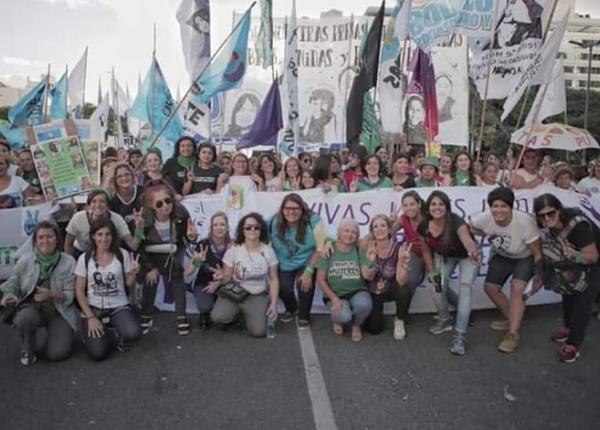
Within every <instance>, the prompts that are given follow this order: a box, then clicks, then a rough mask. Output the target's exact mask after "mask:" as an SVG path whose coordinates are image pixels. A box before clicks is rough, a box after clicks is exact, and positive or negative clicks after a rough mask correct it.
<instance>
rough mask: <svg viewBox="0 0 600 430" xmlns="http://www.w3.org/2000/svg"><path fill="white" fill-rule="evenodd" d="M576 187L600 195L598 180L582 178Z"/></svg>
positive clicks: (599, 182)
mask: <svg viewBox="0 0 600 430" xmlns="http://www.w3.org/2000/svg"><path fill="white" fill-rule="evenodd" d="M578 186H579V188H584V189H586V190H587V191H589V192H590V193H592V194H599V193H600V180H598V179H596V178H590V177H589V176H588V177H587V178H583V179H582V180H581V181H579V184H578Z"/></svg>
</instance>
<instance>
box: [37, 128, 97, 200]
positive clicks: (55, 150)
mask: <svg viewBox="0 0 600 430" xmlns="http://www.w3.org/2000/svg"><path fill="white" fill-rule="evenodd" d="M29 130H30V134H31V135H32V139H31V141H32V142H35V143H32V145H31V147H30V149H31V153H32V154H33V162H34V164H35V168H36V170H37V172H38V177H39V179H40V182H41V184H42V190H43V191H44V195H45V196H46V199H47V200H54V199H57V198H61V197H66V196H69V195H73V194H78V193H80V192H82V191H85V190H87V189H89V188H91V187H92V180H91V178H90V174H89V172H88V168H87V165H86V162H85V157H84V154H83V150H82V148H81V143H80V142H79V137H78V136H77V129H76V127H75V125H74V123H73V122H72V121H64V122H63V121H54V122H50V123H48V124H43V125H39V126H36V127H33V128H31V129H29Z"/></svg>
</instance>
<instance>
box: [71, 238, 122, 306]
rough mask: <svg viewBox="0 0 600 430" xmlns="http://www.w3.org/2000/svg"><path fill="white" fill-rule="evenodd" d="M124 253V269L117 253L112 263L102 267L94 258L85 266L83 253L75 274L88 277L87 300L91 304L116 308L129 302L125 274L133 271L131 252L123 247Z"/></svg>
mask: <svg viewBox="0 0 600 430" xmlns="http://www.w3.org/2000/svg"><path fill="white" fill-rule="evenodd" d="M121 253H122V254H123V269H124V270H122V269H121V262H120V261H119V259H118V258H117V256H116V255H115V257H114V258H113V260H112V261H111V262H110V264H109V265H108V266H106V267H100V266H98V265H97V264H96V262H95V261H94V259H93V258H90V260H89V261H88V267H87V270H86V267H85V254H81V255H80V256H79V259H78V260H77V266H76V267H75V275H77V276H81V277H83V278H86V279H87V281H86V282H87V294H86V296H87V301H88V304H89V305H90V306H93V307H95V308H98V309H115V308H118V307H120V306H126V305H128V304H129V299H128V298H127V291H126V289H125V279H123V271H124V272H125V274H127V273H129V272H131V257H130V255H129V252H127V251H126V250H124V249H123V248H121Z"/></svg>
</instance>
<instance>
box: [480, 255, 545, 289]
mask: <svg viewBox="0 0 600 430" xmlns="http://www.w3.org/2000/svg"><path fill="white" fill-rule="evenodd" d="M534 273H535V265H534V264H533V257H531V256H530V257H525V258H508V257H504V256H502V255H499V254H494V256H493V257H492V258H491V259H490V261H489V262H488V271H487V275H486V277H485V283H486V284H492V285H496V286H498V287H500V288H502V286H503V285H504V283H505V282H506V281H507V280H508V278H509V277H510V276H511V275H512V278H513V279H514V280H518V281H521V282H523V283H524V284H527V282H529V280H530V279H531V278H532V277H533V274H534Z"/></svg>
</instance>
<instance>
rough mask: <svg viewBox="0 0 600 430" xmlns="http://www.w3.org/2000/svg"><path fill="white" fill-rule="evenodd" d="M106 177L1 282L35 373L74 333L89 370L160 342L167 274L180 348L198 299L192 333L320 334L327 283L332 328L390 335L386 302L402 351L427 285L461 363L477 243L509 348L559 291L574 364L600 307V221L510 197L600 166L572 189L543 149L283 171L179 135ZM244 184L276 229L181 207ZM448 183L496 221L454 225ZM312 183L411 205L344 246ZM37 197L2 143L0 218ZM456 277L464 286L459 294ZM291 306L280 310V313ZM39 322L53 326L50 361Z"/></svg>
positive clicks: (437, 330)
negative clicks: (317, 302)
mask: <svg viewBox="0 0 600 430" xmlns="http://www.w3.org/2000/svg"><path fill="white" fill-rule="evenodd" d="M13 158H14V159H18V161H19V163H18V167H17V165H16V164H13V163H12V161H13ZM101 175H102V176H101V179H100V182H101V186H100V187H98V188H95V189H93V190H92V191H90V192H88V193H87V202H86V204H85V205H83V207H77V206H76V205H74V204H73V203H71V204H68V205H64V206H66V207H65V208H63V209H64V210H61V211H59V212H58V213H57V215H56V217H55V218H56V219H55V220H53V221H42V222H39V223H38V224H37V226H36V227H35V230H34V232H33V234H32V236H31V242H32V247H31V252H28V253H26V254H24V255H22V256H21V257H20V258H19V260H18V262H17V264H16V267H15V270H14V272H13V274H12V275H11V276H10V278H9V279H8V280H6V281H5V282H4V283H3V284H2V285H1V286H0V291H1V292H2V298H1V299H0V305H1V306H3V307H4V318H5V320H7V321H9V322H10V323H11V324H13V325H14V326H15V327H16V328H17V330H18V333H19V335H20V337H21V340H22V352H21V363H22V364H24V365H31V364H33V363H34V362H35V361H36V359H37V356H38V355H40V354H41V353H43V355H44V356H45V357H46V358H47V359H49V360H53V361H58V360H63V359H66V358H67V357H68V356H69V355H70V354H71V352H72V345H73V342H74V340H75V339H76V338H77V334H80V338H81V339H82V341H83V344H84V347H85V350H86V351H87V353H88V354H89V356H90V357H91V358H92V359H94V360H103V359H105V358H106V357H107V356H108V355H109V354H110V352H111V351H112V350H114V349H115V346H116V348H117V349H120V350H123V349H127V348H129V347H131V346H132V345H133V344H134V343H135V342H136V341H137V340H138V339H140V338H141V337H142V336H143V335H147V334H148V333H151V329H152V327H153V326H154V324H155V322H154V315H155V312H156V309H155V306H154V304H155V299H156V294H157V287H158V284H159V283H160V282H161V280H162V282H163V284H164V286H165V291H168V293H169V294H170V295H172V298H173V301H174V304H175V313H174V320H175V321H174V322H175V324H174V328H175V331H176V332H177V333H178V334H179V335H182V336H185V335H188V334H189V333H190V331H191V324H190V318H189V316H188V314H187V308H188V307H187V303H186V299H187V292H190V293H192V295H193V298H194V301H195V305H196V308H197V311H198V318H197V324H196V327H197V329H200V330H207V329H210V328H211V327H212V326H217V327H219V328H229V327H237V326H238V325H243V326H244V327H245V330H246V332H247V333H248V334H249V335H250V336H254V337H264V336H265V335H266V334H267V331H268V329H269V325H270V324H273V323H274V321H275V320H277V319H278V320H279V321H280V322H282V323H290V322H292V321H294V320H295V321H296V324H297V327H298V329H306V328H308V327H310V324H311V321H310V319H311V309H312V306H313V300H314V294H315V290H316V289H317V288H318V289H320V290H321V292H322V295H323V300H324V302H325V304H326V306H327V307H328V309H329V310H330V315H331V320H332V324H333V331H334V332H335V333H336V334H338V335H343V333H344V331H345V330H349V331H350V336H351V339H352V340H353V341H356V342H358V341H361V339H362V338H363V336H364V331H366V332H367V333H369V334H372V335H377V334H380V333H382V332H383V331H385V319H384V304H385V303H386V302H393V303H394V304H395V314H394V318H393V328H392V336H393V338H394V339H396V340H402V339H404V338H405V337H406V336H407V325H408V324H409V322H410V317H409V308H410V305H411V300H412V298H413V296H414V293H415V291H416V289H417V287H419V286H420V285H421V286H426V287H428V288H429V289H430V290H431V295H432V300H433V303H434V304H435V308H436V310H437V314H436V315H435V321H434V323H433V324H432V325H431V327H430V328H429V333H431V334H432V335H441V334H443V333H445V332H452V333H453V337H452V339H451V341H450V342H449V350H450V352H451V353H452V354H455V355H459V356H460V355H464V354H465V353H466V351H467V331H468V328H469V325H470V323H471V316H470V314H471V308H472V296H473V285H474V282H475V278H476V276H477V273H478V267H479V266H480V265H481V264H482V263H483V258H484V256H483V253H482V250H481V245H480V244H481V243H482V242H483V238H487V239H488V240H489V243H490V245H491V249H492V252H491V253H490V256H489V258H488V259H487V265H488V269H487V275H486V278H485V286H484V289H485V293H486V294H487V296H488V297H489V298H490V300H491V301H492V302H493V303H494V304H495V305H496V307H497V308H498V310H499V312H500V314H501V316H502V318H501V319H499V320H497V321H494V322H493V323H492V324H491V326H490V327H491V328H492V329H493V330H497V331H500V332H502V333H503V336H502V339H501V341H500V343H499V344H498V349H499V350H500V351H502V352H505V353H511V352H514V351H515V350H517V348H518V347H519V343H520V337H519V334H520V327H521V322H522V320H523V317H524V313H525V302H526V300H527V298H528V297H529V296H530V295H531V294H533V293H535V292H537V291H538V290H539V289H540V288H541V287H542V286H545V287H546V288H548V289H551V290H553V291H556V292H558V293H560V294H562V297H563V317H564V318H563V324H562V326H561V327H559V328H558V330H557V332H556V333H555V334H554V335H553V336H552V339H553V340H554V341H556V342H559V343H561V344H562V346H561V347H560V350H559V357H560V360H562V361H563V362H566V363H571V362H574V361H575V360H576V359H577V358H578V357H579V355H580V348H581V345H582V342H583V340H584V337H585V332H586V328H587V326H588V324H589V322H590V319H591V317H592V313H593V307H594V303H595V302H597V299H598V295H599V290H600V279H599V276H600V261H599V260H598V250H599V249H600V248H599V246H600V235H599V230H598V229H597V227H596V226H595V224H594V223H593V222H591V221H590V220H589V219H588V218H587V217H586V216H585V215H584V213H583V212H581V211H580V210H578V209H575V208H567V207H563V204H562V203H561V201H560V200H559V199H558V198H556V197H555V196H554V195H553V194H542V195H539V196H537V197H536V198H535V201H534V205H533V206H534V214H533V215H534V216H531V215H529V214H526V213H523V212H519V211H517V210H515V209H513V203H514V200H515V195H514V192H513V190H514V189H523V188H536V187H537V186H539V185H541V184H543V183H546V182H553V183H554V184H555V186H556V187H557V188H562V189H566V190H572V191H574V192H579V193H584V194H588V195H592V194H596V193H599V192H600V163H597V164H591V165H590V166H589V175H587V176H586V177H584V178H582V179H581V180H580V181H579V182H575V179H576V174H575V173H574V172H573V171H572V170H571V169H570V168H569V166H568V165H566V164H564V163H554V162H552V160H548V159H547V158H546V157H545V158H544V160H541V159H540V157H539V154H538V152H537V151H534V150H527V151H525V154H524V157H523V162H522V165H521V166H515V165H514V162H511V160H510V159H509V160H503V159H502V157H500V156H499V155H498V154H496V153H493V152H492V153H489V154H487V155H486V156H485V159H484V162H483V164H480V163H479V162H474V160H473V159H472V158H471V156H470V154H469V153H468V152H466V151H459V152H456V153H455V154H454V155H453V156H450V155H444V156H442V157H441V158H436V157H425V155H424V154H423V152H421V151H420V150H414V151H412V152H411V153H410V154H403V153H395V154H393V155H391V156H390V152H389V150H388V148H386V147H381V148H379V149H378V150H377V151H376V152H375V153H374V154H370V155H369V154H367V152H366V150H365V148H364V147H362V146H356V147H351V148H350V149H348V150H344V151H341V153H322V154H318V155H317V156H313V155H311V154H309V153H302V154H300V156H299V157H297V158H296V157H289V158H287V159H286V160H285V161H284V162H281V160H280V159H279V154H272V153H262V154H259V155H257V156H252V157H250V158H249V157H248V156H246V155H245V154H243V153H236V154H229V153H221V154H218V151H217V149H216V147H215V146H214V145H212V144H211V143H209V142H205V143H201V144H199V145H197V144H196V143H195V142H194V141H193V140H192V139H191V138H189V137H183V138H181V139H179V141H178V142H177V143H176V144H175V147H174V153H173V155H172V157H171V158H169V159H167V160H163V154H161V153H160V152H159V151H155V150H152V149H151V150H149V151H148V152H147V153H146V154H143V153H142V152H141V151H140V150H138V149H133V150H129V151H128V150H126V149H124V148H121V149H119V150H115V149H114V148H107V149H106V150H105V152H104V154H103V158H102V162H101ZM236 176H244V177H247V178H248V180H249V181H250V183H251V184H253V189H254V190H256V191H267V192H268V191H287V192H289V193H288V194H286V195H285V197H284V198H283V199H282V201H281V204H280V206H279V209H278V211H277V213H276V214H275V215H274V216H272V217H271V218H270V219H264V218H263V216H262V215H260V214H258V213H249V214H246V215H244V216H243V217H242V218H241V219H240V220H239V222H238V223H237V225H229V220H228V217H227V215H226V214H225V213H224V212H217V213H215V214H213V215H212V217H211V219H210V226H209V233H208V236H207V237H199V234H198V232H197V229H196V225H195V224H194V223H193V222H192V221H191V218H190V214H189V213H188V211H187V210H186V209H185V207H184V206H183V205H182V203H181V202H182V199H183V198H185V196H187V195H191V194H195V195H197V194H205V195H209V194H214V193H219V192H221V190H223V189H224V188H225V187H227V185H228V183H229V182H230V181H231V180H232V178H233V177H236ZM452 186H478V187H484V188H487V189H489V193H488V197H487V203H488V206H489V210H487V211H485V212H483V213H482V214H480V215H477V216H475V217H473V218H472V219H470V220H469V221H468V222H467V221H466V220H464V219H463V218H461V217H460V216H459V215H458V214H456V213H453V212H452V206H451V201H450V198H449V197H448V195H447V194H446V193H445V192H444V189H443V188H442V187H452ZM419 187H433V188H438V187H439V188H440V189H436V190H433V191H432V192H431V193H430V194H429V196H428V198H427V200H426V201H424V200H423V199H422V198H421V197H420V195H419V194H418V193H417V192H416V191H414V190H412V189H414V188H419ZM310 188H320V189H322V190H323V191H324V192H327V193H330V192H331V193H344V192H361V191H366V190H374V189H381V188H389V189H394V190H397V191H404V192H403V193H402V196H401V201H400V211H399V212H398V213H393V214H377V215H375V216H373V217H371V220H370V224H369V230H368V234H367V235H365V236H363V237H361V235H360V232H359V228H358V225H357V223H356V221H355V220H353V219H349V218H345V219H343V220H342V221H341V222H340V223H339V225H338V226H337V235H336V237H329V238H328V237H327V235H326V230H325V227H324V224H323V222H322V220H321V219H320V217H319V215H317V214H316V213H314V212H312V211H311V210H310V209H309V207H308V205H307V204H306V202H305V201H304V200H303V198H302V196H301V193H297V191H300V190H304V189H310ZM43 200H44V198H43V195H42V192H41V190H40V187H39V180H37V176H36V172H35V169H34V168H33V166H32V163H31V154H30V153H29V152H28V150H22V151H20V152H19V153H18V155H17V156H14V154H12V153H11V149H10V146H9V145H8V144H7V143H6V142H2V141H0V207H1V208H12V207H18V206H21V205H25V204H35V203H38V202H41V201H43ZM69 211H71V212H69ZM231 233H233V234H231ZM400 238H402V241H401V240H400ZM63 239H64V242H63ZM455 271H456V272H457V277H458V287H457V288H453V286H451V284H450V282H449V281H450V277H451V275H452V274H453V273H454V272H455ZM509 281H510V282H509ZM507 282H509V285H510V286H509V289H510V291H507V293H505V292H503V286H504V285H505V284H506V283H507ZM280 303H281V305H282V308H283V309H284V311H283V313H281V314H279V315H278V312H277V310H278V306H280ZM242 323H243V324H242ZM40 328H45V331H46V335H45V342H44V347H43V351H42V349H41V348H40V347H39V345H38V344H39V338H40Z"/></svg>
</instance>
